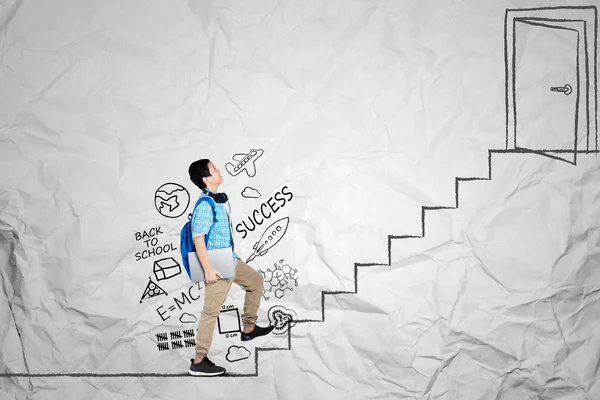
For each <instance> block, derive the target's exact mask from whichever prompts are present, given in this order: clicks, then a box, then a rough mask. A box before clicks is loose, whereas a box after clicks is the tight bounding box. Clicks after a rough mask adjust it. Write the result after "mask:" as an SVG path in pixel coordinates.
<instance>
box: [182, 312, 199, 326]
mask: <svg viewBox="0 0 600 400" xmlns="http://www.w3.org/2000/svg"><path fill="white" fill-rule="evenodd" d="M179 322H181V323H184V324H193V323H194V322H198V318H196V316H195V315H192V314H189V313H185V312H184V313H183V314H181V317H179Z"/></svg>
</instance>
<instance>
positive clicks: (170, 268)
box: [154, 257, 181, 281]
mask: <svg viewBox="0 0 600 400" xmlns="http://www.w3.org/2000/svg"><path fill="white" fill-rule="evenodd" d="M180 273H181V266H180V265H179V263H178V262H177V261H175V259H174V258H173V257H169V258H163V259H161V260H157V261H154V276H155V277H156V280H157V281H162V280H165V279H169V278H172V277H174V276H175V275H179V274H180Z"/></svg>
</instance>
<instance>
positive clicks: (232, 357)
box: [225, 346, 250, 362]
mask: <svg viewBox="0 0 600 400" xmlns="http://www.w3.org/2000/svg"><path fill="white" fill-rule="evenodd" d="M248 357H250V351H249V350H248V349H247V348H245V347H244V346H229V349H227V355H226V356H225V358H226V359H227V361H229V362H236V361H240V360H245V359H246V358H248Z"/></svg>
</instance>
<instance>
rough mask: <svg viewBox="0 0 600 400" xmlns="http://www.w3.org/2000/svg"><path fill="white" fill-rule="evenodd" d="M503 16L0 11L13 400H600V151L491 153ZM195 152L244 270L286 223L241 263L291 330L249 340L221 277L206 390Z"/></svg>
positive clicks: (239, 7) (7, 341)
mask: <svg viewBox="0 0 600 400" xmlns="http://www.w3.org/2000/svg"><path fill="white" fill-rule="evenodd" d="M591 4H593V3H592V2H583V3H574V2H570V1H569V2H554V1H553V2H550V3H548V2H540V1H538V2H535V1H534V2H529V3H528V4H527V7H542V6H544V7H547V6H555V7H557V6H564V5H570V6H574V5H577V6H584V5H591ZM516 7H524V6H523V5H521V4H517V3H498V2H493V1H483V2H467V3H465V2H458V1H364V0H357V1H327V2H318V1H263V0H260V1H253V2H241V1H228V2H210V1H196V0H188V1H187V2H186V1H169V2H159V1H151V2H148V1H127V2H123V1H83V2H82V1H75V0H56V1H51V2H48V1H39V0H24V1H12V0H9V1H5V2H3V3H2V5H0V58H1V60H2V63H1V64H0V88H1V91H0V166H1V170H2V179H1V180H0V209H1V214H0V249H1V250H0V266H1V275H0V277H1V278H2V281H1V282H2V286H1V288H2V290H1V291H0V293H1V295H2V297H3V298H4V300H3V301H2V302H0V316H1V320H2V321H3V322H4V323H3V324H1V329H0V338H1V340H0V342H1V352H0V390H1V392H2V393H3V396H2V398H7V399H56V398H69V399H70V398H73V399H75V398H76V399H83V398H85V399H105V398H106V399H154V398H156V399H159V398H160V399H180V398H184V397H188V396H200V397H203V398H228V399H234V398H236V399H237V398H239V399H241V398H247V397H250V398H268V399H275V398H277V399H301V398H340V399H351V398H357V399H359V398H361V399H362V398H370V399H375V398H377V399H379V398H381V399H384V398H386V399H387V398H398V399H537V398H543V399H592V398H598V397H600V385H599V384H598V382H600V379H599V378H598V365H599V362H600V351H599V347H600V339H598V337H600V335H599V333H600V332H599V331H598V324H597V323H596V322H595V321H596V320H597V318H598V315H599V313H600V302H599V301H598V293H600V291H599V290H598V289H599V288H600V275H599V274H600V272H598V265H599V263H600V252H599V248H600V236H599V235H600V232H599V230H598V227H599V226H600V206H599V204H600V202H598V198H599V196H600V184H599V182H600V168H599V165H600V159H599V158H598V155H597V154H578V155H577V163H576V165H572V164H570V163H567V162H564V161H560V160H557V159H555V158H550V157H543V156H541V155H536V154H531V153H523V154H518V153H503V152H492V153H490V152H489V150H491V149H505V148H506V144H507V120H508V123H509V125H510V123H511V120H510V118H512V116H511V115H507V109H506V107H507V105H509V106H510V104H509V103H510V102H507V100H506V93H507V90H508V88H507V87H505V84H506V83H505V76H506V75H505V74H506V71H505V54H504V52H505V47H504V46H505V42H504V40H505V34H504V29H505V28H504V19H505V13H506V10H507V9H508V8H516ZM588 11H589V10H588ZM586 29H587V32H588V33H589V35H588V37H587V40H588V41H587V42H586V43H587V45H588V46H590V47H589V48H592V49H593V48H595V44H596V43H595V42H594V40H593V39H594V37H593V36H592V32H593V31H594V29H593V26H591V25H589V23H588V26H587V28H586ZM582 46H583V41H582ZM582 48H583V47H582ZM588 55H589V57H590V63H588V64H587V65H588V67H591V68H588V72H589V73H590V74H591V73H593V72H594V71H595V66H594V65H593V63H592V60H595V58H594V57H593V54H592V53H591V52H590V53H589V54H588ZM544 67H545V66H544V64H543V60H542V61H540V69H542V70H543V69H544ZM582 68H583V66H582ZM582 70H583V69H582ZM593 82H594V79H592V75H589V78H588V80H587V81H586V85H587V87H588V88H589V89H588V90H590V91H589V92H588V95H589V97H587V98H586V99H588V100H589V104H590V105H591V108H592V111H591V112H590V113H588V114H586V115H590V116H592V118H591V120H592V128H593V129H592V134H591V136H587V138H588V139H587V142H586V145H587V146H588V147H587V149H591V148H592V147H593V146H594V144H595V143H594V139H595V138H596V136H594V132H593V131H594V130H595V119H594V117H593V115H595V112H594V110H595V109H596V108H597V107H596V106H595V103H594V102H593V99H594V95H595V93H596V91H597V90H596V89H595V85H592V83H593ZM560 84H561V85H562V83H560ZM581 93H584V90H583V86H582V89H581ZM559 95H561V96H562V94H559ZM580 115H583V114H580ZM540 118H541V117H540ZM581 121H585V118H584V117H581ZM512 123H513V124H514V120H513V121H512ZM588 123H589V120H588ZM580 139H581V136H580ZM582 143H583V142H582ZM590 145H591V147H590ZM596 145H597V143H596ZM578 148H579V149H581V147H578ZM253 149H254V150H262V151H264V153H263V154H262V155H261V156H260V157H259V158H257V159H256V160H254V161H255V167H256V174H255V175H254V176H250V175H251V174H250V173H249V172H248V173H247V172H246V171H243V172H241V173H239V174H237V175H232V174H229V173H226V171H225V168H226V165H227V164H228V163H232V165H235V164H236V163H237V161H236V160H234V159H233V156H234V155H235V154H248V153H250V152H251V151H252V150H253ZM204 157H206V158H210V159H211V160H212V161H213V162H214V163H215V164H216V165H217V167H219V168H221V170H222V171H223V175H224V177H225V182H224V184H223V185H222V187H221V189H222V190H223V191H225V192H227V193H228V195H229V197H230V199H231V204H232V213H233V222H234V225H235V226H236V234H235V240H236V251H238V252H239V253H240V255H241V256H242V258H243V259H247V258H248V257H250V255H251V254H252V253H253V246H254V244H255V243H256V242H257V241H259V239H260V238H261V235H262V234H263V232H267V230H268V229H267V228H268V227H269V226H270V225H271V224H273V223H276V222H277V221H281V220H284V219H285V218H287V220H286V221H287V229H286V231H285V236H284V237H283V238H282V240H281V241H280V242H278V243H277V244H276V245H275V246H273V247H272V248H271V249H270V250H269V251H268V252H267V253H265V254H263V255H259V256H257V257H256V258H255V259H254V260H253V261H252V262H251V265H252V266H253V267H254V268H256V269H257V270H260V271H262V272H263V273H264V274H265V278H270V279H266V280H269V282H270V286H269V287H266V289H267V290H266V291H265V294H264V297H263V302H262V305H261V310H260V314H259V323H260V322H262V323H263V324H266V323H267V322H268V321H270V322H271V323H280V324H281V323H282V321H284V320H286V318H287V321H289V319H290V318H292V319H294V320H296V321H297V323H295V324H289V323H288V324H287V325H285V324H283V326H282V329H280V331H279V332H277V334H273V335H271V336H269V337H267V338H261V339H256V340H255V341H252V342H241V341H240V340H239V337H238V336H236V329H239V328H237V324H238V323H239V316H238V315H236V313H238V314H240V313H241V312H242V304H243V292H242V290H241V289H240V288H239V287H236V286H235V285H234V286H233V287H232V290H231V293H230V296H229V298H228V299H227V301H226V303H225V307H224V310H223V313H222V317H220V321H219V323H220V325H219V328H218V329H219V331H218V332H216V333H215V341H214V343H213V347H212V348H211V353H210V356H211V358H212V359H213V360H214V361H216V362H217V363H219V364H221V365H223V366H225V367H226V368H227V369H228V372H230V373H231V374H232V375H233V376H228V377H220V378H213V379H199V378H191V377H188V376H187V368H188V364H189V358H190V357H192V356H193V347H190V346H188V343H186V340H190V339H193V334H190V333H189V332H190V331H192V333H193V331H194V329H195V324H196V319H197V317H198V316H199V314H200V312H201V309H202V299H203V290H202V286H203V285H202V284H199V285H194V284H192V283H191V282H190V281H189V280H188V279H187V276H186V275H185V272H182V271H181V266H180V265H179V263H180V257H179V250H178V249H177V248H178V247H179V230H180V229H181V226H182V224H183V223H184V222H185V221H186V216H187V213H189V212H191V209H190V208H191V205H192V204H193V203H194V202H195V199H196V198H197V196H198V194H199V191H198V189H197V188H195V187H194V185H193V184H192V183H191V182H190V181H189V179H188V176H187V167H188V166H189V164H190V163H191V162H192V161H194V160H196V159H199V158H204ZM456 177H465V178H482V180H472V181H461V182H458V183H457V181H456V180H455V178H456ZM490 177H491V180H488V179H489V178H490ZM285 192H287V193H290V194H291V196H290V195H284V193H285ZM278 193H279V196H278ZM257 194H258V196H259V197H257ZM172 196H175V199H172V198H171V199H169V198H170V197H172ZM282 197H285V199H286V201H285V202H283V201H281V200H278V198H279V199H281V198H282ZM290 197H291V198H290ZM269 199H271V200H269ZM269 201H270V203H269ZM457 202H458V206H459V207H458V208H457V209H439V210H427V211H423V209H422V206H426V207H433V208H435V207H456V205H457ZM262 204H267V206H264V207H263V208H261V205H262ZM271 204H276V206H275V207H273V206H272V205H271ZM277 205H279V207H277ZM266 207H270V209H271V210H273V212H266V213H264V214H262V215H263V217H259V218H260V219H262V221H261V223H258V221H257V220H256V216H257V215H258V213H256V212H255V210H259V212H262V210H263V209H266ZM275 209H277V211H275ZM266 214H268V216H267V215H266ZM253 217H254V221H252V220H251V218H253ZM253 222H254V225H255V226H253ZM244 223H246V225H243V224H244ZM239 224H242V225H239ZM250 226H252V228H253V229H249V227H250ZM423 230H424V232H425V236H424V237H423V238H401V236H421V235H422V233H423ZM244 232H245V233H244ZM390 235H391V236H392V237H393V238H390ZM158 248H160V249H161V250H158ZM151 250H152V251H153V252H151ZM144 251H146V253H144ZM159 252H160V254H157V253H159ZM388 263H389V264H390V265H387V264H388ZM375 264H377V265H375ZM384 265H385V266H384ZM178 266H179V268H178ZM278 285H280V286H278ZM277 288H279V289H280V291H279V292H277V291H276V290H277ZM269 289H270V290H269ZM355 291H357V292H356V293H355ZM338 292H339V293H338ZM323 293H327V294H323ZM336 293H337V294H336ZM284 322H285V321H284ZM290 325H291V326H290ZM186 331H187V332H186ZM227 332H229V333H227ZM254 342H256V343H254ZM260 348H262V349H271V350H269V351H267V350H260Z"/></svg>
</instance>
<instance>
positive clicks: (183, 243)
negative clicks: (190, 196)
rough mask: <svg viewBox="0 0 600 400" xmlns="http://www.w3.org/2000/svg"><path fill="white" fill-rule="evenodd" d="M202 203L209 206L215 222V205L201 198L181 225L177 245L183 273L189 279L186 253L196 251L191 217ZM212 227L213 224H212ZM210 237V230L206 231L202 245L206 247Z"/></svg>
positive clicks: (204, 197) (209, 199)
mask: <svg viewBox="0 0 600 400" xmlns="http://www.w3.org/2000/svg"><path fill="white" fill-rule="evenodd" d="M203 201H207V202H208V203H209V204H210V208H211V209H212V212H213V218H214V222H215V223H216V222H217V212H216V211H215V203H214V202H213V200H212V199H211V198H210V197H208V196H201V197H200V198H199V199H198V201H197V202H196V205H195V206H194V208H193V209H192V212H191V213H190V214H189V215H188V221H187V222H186V223H185V224H184V225H183V228H181V233H180V235H179V239H180V243H179V249H180V251H181V260H182V261H183V268H185V272H187V274H188V277H189V278H190V279H191V276H190V265H189V263H188V253H193V252H195V251H196V246H195V245H194V238H193V236H192V217H193V215H194V211H195V210H196V207H198V205H200V203H202V202H203ZM213 225H214V224H213ZM211 230H212V227H211ZM209 236H210V230H209V231H208V233H207V234H206V235H204V244H205V245H208V237H209Z"/></svg>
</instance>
